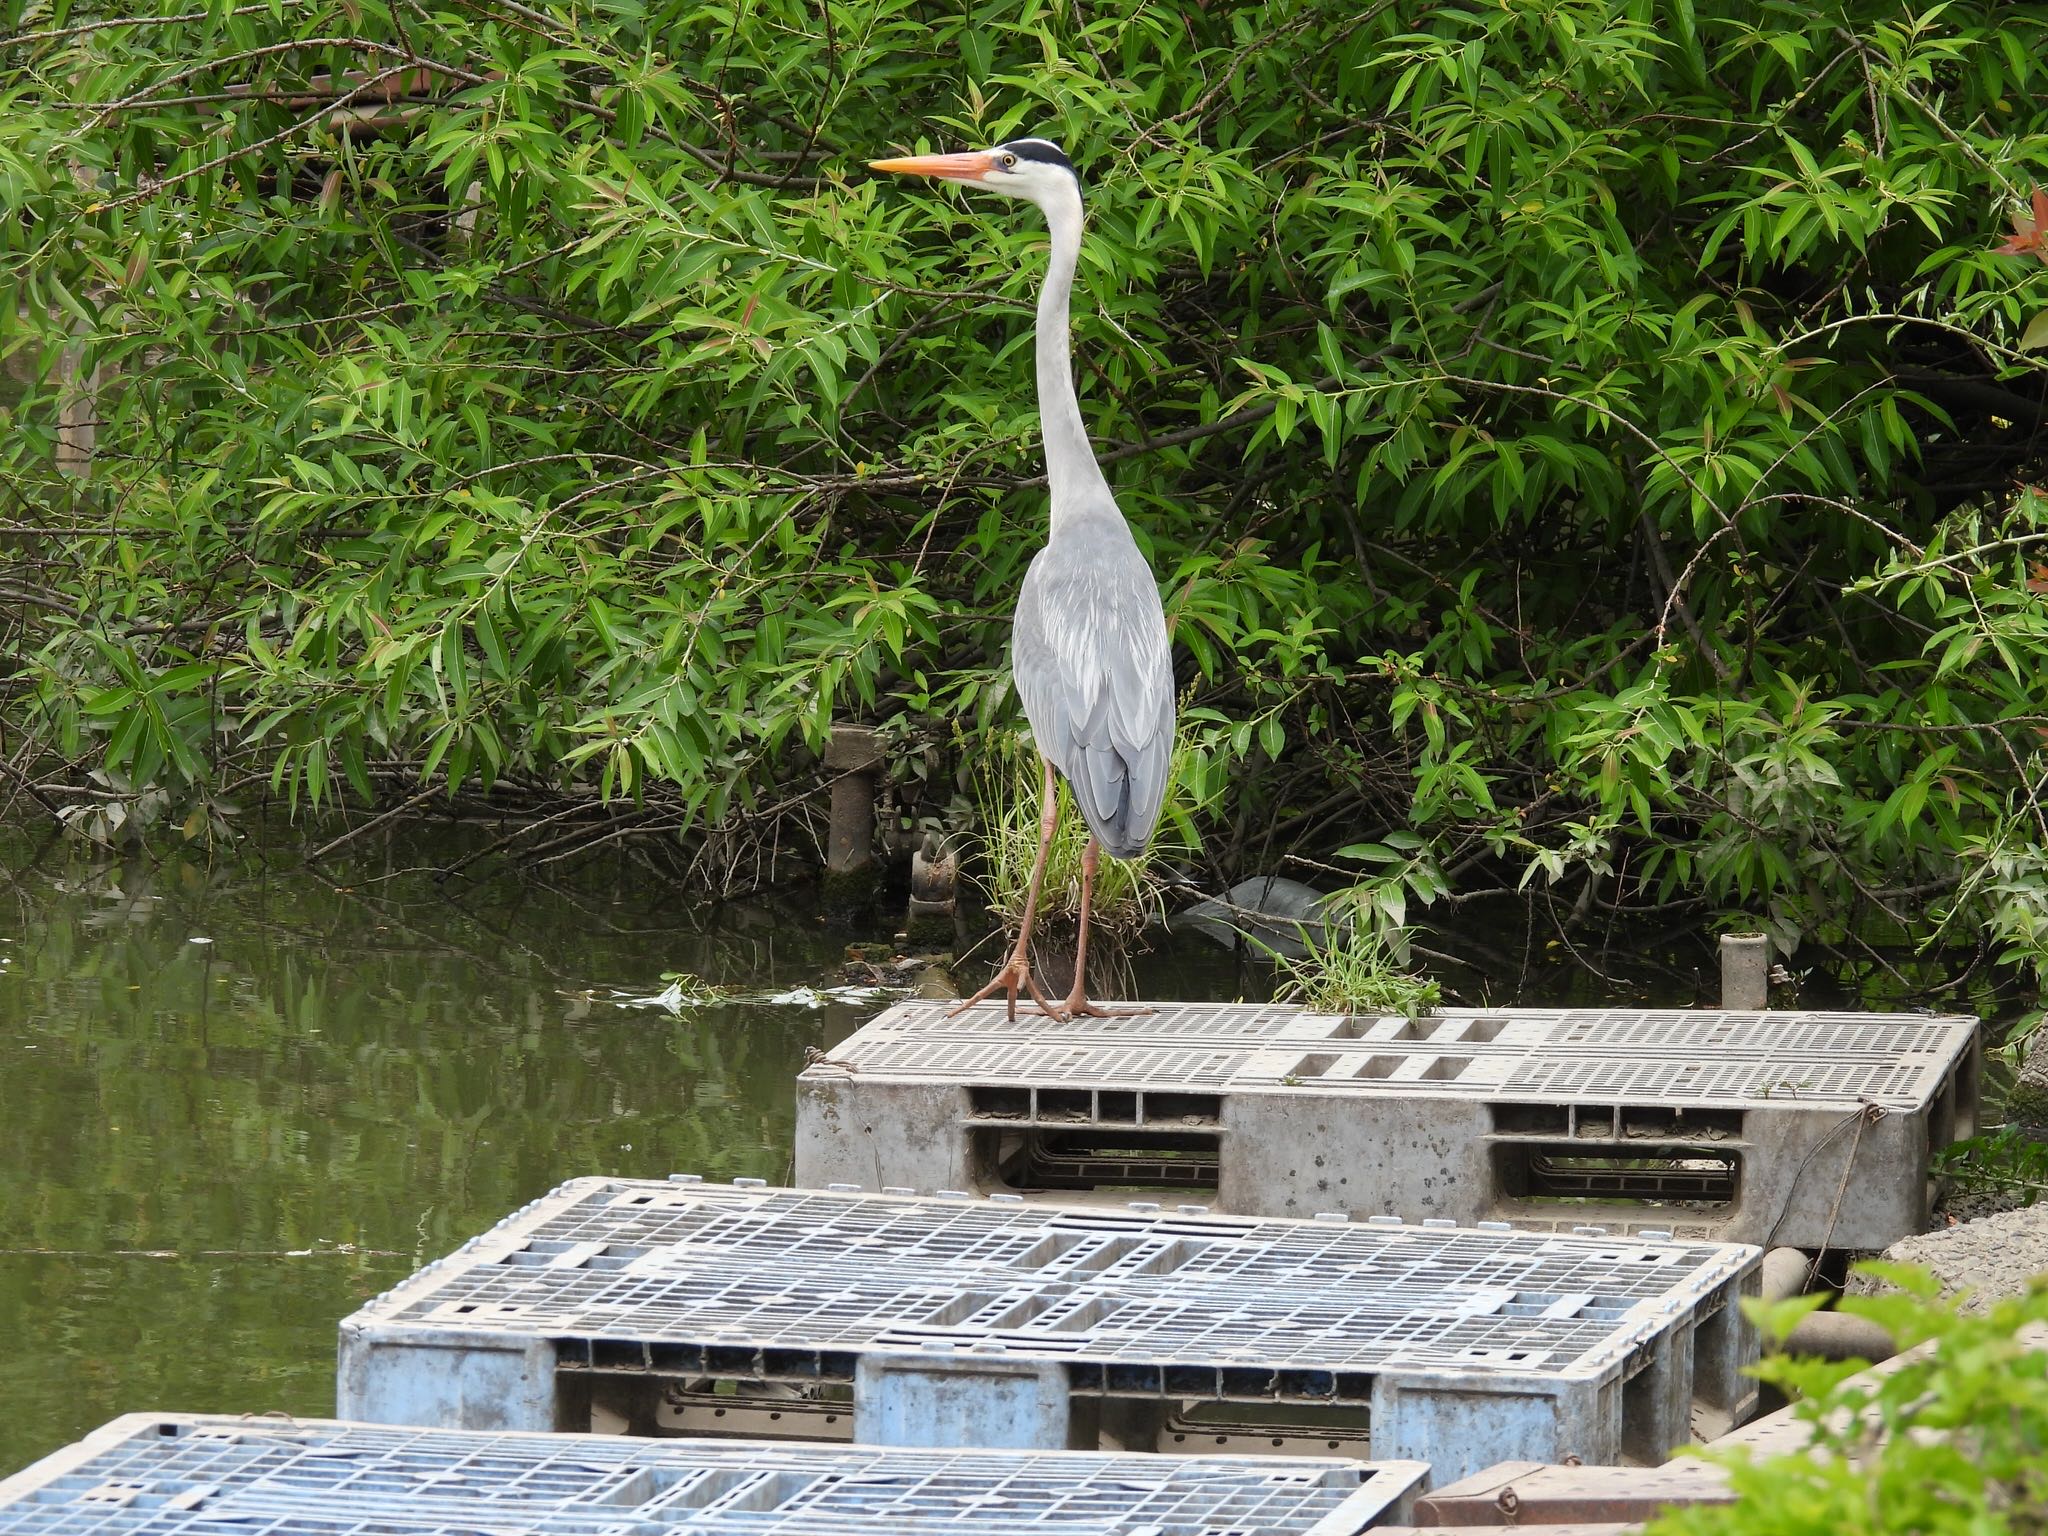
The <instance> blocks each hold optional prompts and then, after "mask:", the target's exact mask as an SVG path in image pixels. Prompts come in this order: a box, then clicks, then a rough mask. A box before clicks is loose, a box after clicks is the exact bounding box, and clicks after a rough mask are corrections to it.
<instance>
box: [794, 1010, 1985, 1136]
mask: <svg viewBox="0 0 2048 1536" xmlns="http://www.w3.org/2000/svg"><path fill="white" fill-rule="evenodd" d="M951 1007H952V1005H951V1004H947V1003H934V1002H925V1001H910V1002H902V1003H898V1004H896V1005H895V1006H894V1007H892V1008H890V1009H888V1010H887V1011H885V1012H884V1013H882V1014H881V1015H879V1016H878V1017H877V1018H875V1019H874V1020H873V1021H872V1022H871V1023H869V1024H868V1025H866V1026H865V1027H864V1028H862V1029H861V1030H859V1031H858V1032H857V1033H855V1034H854V1035H852V1036H850V1037H849V1038H847V1039H846V1040H844V1041H842V1042H841V1043H840V1044H838V1045H836V1046H834V1047H833V1048H832V1049H831V1050H830V1051H829V1052H827V1053H826V1054H827V1055H828V1056H829V1057H830V1058H831V1062H832V1063H834V1064H833V1065H821V1066H816V1067H812V1068H811V1069H809V1070H808V1071H807V1072H806V1073H805V1074H804V1075H805V1076H806V1077H810V1078H813V1079H824V1078H830V1077H832V1076H833V1075H834V1074H835V1073H842V1072H843V1071H844V1070H845V1068H847V1067H850V1068H851V1069H852V1070H853V1072H854V1073H855V1074H873V1075H875V1076H880V1077H891V1078H898V1077H900V1078H929V1079H934V1080H940V1081H963V1080H964V1081H973V1082H990V1083H1002V1082H1012V1083H1038V1082H1045V1083H1078V1084H1087V1085H1090V1086H1099V1087H1108V1088H1173V1089H1179V1090H1183V1091H1197V1092H1207V1093H1216V1092H1221V1091H1224V1090H1227V1089H1234V1088H1279V1087H1283V1086H1285V1087H1310V1088H1313V1089H1314V1090H1315V1091H1316V1092H1318V1093H1332V1094H1357V1095H1361V1096H1374V1095H1401V1096H1408V1095H1413V1094H1425V1095H1441V1096H1447V1097H1468V1096H1471V1095H1474V1094H1483V1095H1486V1096H1488V1097H1500V1098H1514V1097H1523V1096H1526V1097H1534V1098H1547V1097H1569V1098H1572V1099H1578V1100H1611V1101H1624V1102H1627V1103H1631V1104H1634V1103H1659V1102H1669V1103H1683V1104H1699V1105H1710V1104H1729V1105H1735V1104H1748V1103H1755V1102H1762V1101H1768V1100H1770V1099H1773V1098H1776V1099H1779V1100H1781V1101H1795V1102H1799V1103H1804V1104H1823V1105H1836V1106H1841V1107H1848V1108H1853V1107H1856V1106H1858V1105H1862V1104H1865V1103H1875V1104H1880V1105H1884V1106H1886V1107H1889V1108H1895V1109H1910V1108H1912V1107H1914V1106H1915V1105H1917V1104H1920V1103H1923V1102H1925V1100H1926V1099H1927V1097H1928V1095H1929V1094H1930V1093H1932V1092H1934V1091H1935V1090H1936V1089H1937V1088H1938V1087H1939V1086H1940V1083H1941V1080H1942V1077H1943V1075H1944V1073H1945V1072H1946V1071H1947V1069H1948V1068H1949V1066H1950V1065H1951V1064H1952V1063H1953V1062H1954V1060H1955V1059H1956V1057H1957V1055H1958V1053H1959V1052H1961V1051H1963V1050H1965V1049H1966V1048H1967V1047H1968V1046H1969V1045H1970V1043H1971V1041H1972V1040H1973V1039H1974V1037H1975V1033H1976V1029H1977V1021H1976V1020H1975V1019H1970V1018H1963V1017H1943V1016H1935V1015H1925V1014H1882V1013H1819V1012H1794V1011H1778V1012H1769V1013H1735V1012H1723V1011H1719V1010H1713V1009H1675V1008H1674V1009H1639V1008H1566V1009H1543V1008H1502V1009H1457V1008H1453V1009H1445V1010H1442V1011H1441V1012H1439V1013H1435V1014H1431V1015H1428V1016H1425V1017H1423V1018H1419V1019H1407V1018H1401V1017H1372V1016H1364V1015H1355V1016H1354V1015H1344V1014H1325V1013H1315V1012H1311V1011H1309V1010H1307V1009H1304V1008H1299V1007H1295V1006H1292V1005H1289V1004H1284V1003H1162V1004H1159V1005H1158V1006H1157V1008H1156V1010H1155V1011H1154V1012H1152V1013H1149V1014H1141V1015H1138V1016H1135V1017H1127V1018H1106V1019H1102V1018H1085V1017H1084V1018H1080V1019H1074V1020H1050V1019H1044V1018H1037V1017H1032V1018H1022V1019H1020V1020H1019V1021H1018V1022H1017V1023H1016V1024H1011V1023H1009V1022H1008V1020H1007V1019H1006V1018H1005V1015H1004V1011H1003V1008H1002V1005H1001V1004H999V1003H985V1004H982V1005H980V1006H978V1007H976V1008H974V1009H971V1010H969V1011H968V1012H967V1013H965V1014H962V1015H960V1016H959V1017H957V1018H955V1017H952V1016H951V1015H950V1012H949V1010H950V1008H951ZM1190 1042H1193V1043H1190ZM838 1064H843V1065H838Z"/></svg>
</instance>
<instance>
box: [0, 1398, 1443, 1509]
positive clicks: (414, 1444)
mask: <svg viewBox="0 0 2048 1536" xmlns="http://www.w3.org/2000/svg"><path fill="white" fill-rule="evenodd" d="M1426 1470H1427V1469H1426V1468H1424V1467H1421V1466H1418V1465H1416V1464H1414V1463H1412V1462H1381V1463H1366V1462H1340V1461H1331V1460H1306V1459H1299V1460H1296V1459H1289V1460H1273V1459H1266V1460H1259V1461H1254V1460H1250V1459H1247V1458H1242V1457H1240V1458H1226V1457H1214V1456H1211V1457H1172V1458H1166V1457H1140V1456H1101V1455H1096V1454H1094V1453H1092V1452H1067V1453H1046V1452H1029V1451H917V1450H895V1449H890V1450H871V1449H865V1448H860V1447H853V1446H812V1445H790V1444H787V1443H784V1444H764V1443H762V1442H759V1441H737V1440H727V1441H704V1440H663V1441H645V1440H639V1441H629V1440H622V1439H619V1438H617V1437H615V1436H591V1435H576V1436H563V1435H552V1434H476V1433H470V1432H464V1431H459V1430H435V1429H392V1428H387V1427H383V1426H378V1425H370V1424H347V1423H336V1422H334V1421H332V1420H326V1419H301V1420H296V1421H294V1420H278V1419H267V1418H266V1419H246V1418H241V1419H238V1418H225V1417H208V1416H203V1415H197V1414H175V1413H173V1414H130V1415H128V1416H127V1417H126V1418H121V1419H116V1420H115V1421H114V1422H113V1423H111V1424H108V1425H106V1426H105V1427H104V1428H102V1429H100V1430H98V1431H97V1432H95V1433H94V1434H92V1435H89V1436H88V1437H87V1438H86V1439H84V1440H82V1441H80V1442H79V1443H78V1444H76V1445H73V1446H70V1447H67V1448H66V1449H64V1450H62V1451H58V1452H57V1453H55V1454H54V1455H52V1456H49V1457H46V1458H45V1459H44V1460H42V1461H40V1462H38V1463H37V1464H36V1465H34V1466H32V1467H30V1468H28V1469H27V1470H26V1471H24V1472H21V1473H18V1474H17V1475H16V1476H14V1477H12V1478H8V1479H5V1480H0V1530H4V1531H6V1532H8V1533H9V1536H221V1533H224V1532H243V1533H247V1536H345V1533H361V1532H371V1531H374V1532H378V1533H380V1536H479V1533H503V1536H512V1533H518V1536H663V1533H674V1536H898V1533H903V1536H908V1533H913V1532H923V1531H933V1532H936V1531H944V1532H945V1533H947V1536H1034V1533H1035V1536H1245V1533H1247V1532H1271V1533H1273V1536H1357V1533H1359V1532H1361V1531H1364V1530H1366V1529H1367V1528H1368V1527H1370V1526H1372V1525H1374V1524H1377V1523H1378V1522H1379V1521H1381V1520H1382V1519H1400V1518H1405V1517H1406V1515H1407V1513H1408V1510H1409V1508H1410V1506H1411V1501H1412V1496H1413V1494H1414V1492H1415V1490H1416V1488H1417V1486H1418V1485H1419V1484H1420V1483H1421V1482H1422V1480H1423V1477H1424V1474H1425V1472H1426Z"/></svg>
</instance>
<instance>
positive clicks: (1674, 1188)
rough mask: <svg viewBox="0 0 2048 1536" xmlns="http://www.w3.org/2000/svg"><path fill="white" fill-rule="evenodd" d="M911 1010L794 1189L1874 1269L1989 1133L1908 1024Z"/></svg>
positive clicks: (1961, 1032) (802, 1115)
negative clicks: (1756, 1251)
mask: <svg viewBox="0 0 2048 1536" xmlns="http://www.w3.org/2000/svg"><path fill="white" fill-rule="evenodd" d="M949 1006H950V1005H948V1004H945V1003H930V1002H906V1003H901V1004H898V1005H897V1006H895V1007H893V1008H891V1009H889V1010H888V1011H887V1012H886V1013H883V1014H882V1015H881V1016H880V1017H878V1018H877V1019H875V1021H874V1022H873V1023H871V1024H869V1025H868V1026H867V1027H866V1028H864V1029H862V1030H860V1031H859V1032H858V1033H857V1034H855V1035H853V1036H852V1037H851V1038H850V1039H848V1040H845V1041H843V1042H842V1043H840V1044H839V1045H836V1046H834V1047H833V1048H832V1049H831V1051H830V1052H828V1053H827V1054H828V1056H829V1058H830V1059H829V1061H828V1062H824V1063H820V1064H818V1065H816V1066H813V1067H811V1068H809V1069H808V1070H806V1071H805V1072H804V1073H803V1074H802V1076H801V1077H800V1078H799V1079H798V1097H797V1106H798V1108H797V1145H796V1165H795V1171H796V1181H797V1182H798V1183H800V1184H830V1183H855V1184H863V1185H870V1186H878V1187H889V1186H894V1187H902V1188H907V1189H917V1190H939V1189H959V1190H967V1191H970V1192H973V1193H977V1194H988V1193H995V1192H1001V1191H1011V1192H1019V1193H1024V1194H1026V1195H1027V1196H1033V1197H1035V1196H1037V1195H1039V1194H1046V1195H1048V1196H1050V1197H1052V1198H1057V1199H1060V1200H1064V1201H1068V1202H1072V1201H1074V1200H1076V1199H1085V1198H1087V1192H1090V1191H1095V1192H1103V1193H1108V1194H1111V1195H1113V1197H1114V1198H1116V1199H1118V1200H1123V1199H1128V1198H1130V1197H1131V1196H1132V1195H1133V1194H1136V1193H1140V1192H1145V1191H1152V1190H1175V1191H1183V1192H1184V1194H1183V1195H1182V1196H1181V1198H1192V1199H1201V1200H1207V1201H1210V1202H1212V1203H1214V1204H1215V1205H1217V1206H1218V1207H1219V1208H1220V1209H1223V1210H1227V1211H1233V1212H1238V1213H1241V1214H1245V1215H1262V1216H1307V1215H1311V1214H1314V1213H1316V1212H1320V1211H1326V1210H1341V1211H1345V1212H1348V1213H1350V1214H1352V1215H1354V1216H1366V1215H1375V1214H1391V1215H1398V1216H1403V1217H1407V1218H1409V1219H1411V1220H1413V1219H1421V1218H1426V1217H1446V1218H1448V1219H1450V1220H1453V1221H1457V1222H1459V1223H1461V1224H1467V1225H1470V1224H1473V1223H1476V1222H1480V1221H1509V1222H1513V1223H1514V1224H1515V1225H1517V1226H1529V1227H1543V1228H1552V1229H1570V1228H1574V1227H1578V1226H1583V1225H1588V1224H1597V1225H1602V1226H1606V1227H1609V1228H1612V1229H1615V1230H1620V1231H1626V1232H1649V1231H1668V1232H1671V1233H1673V1234H1674V1235H1676V1236H1679V1237H1686V1238H1711V1239H1719V1240H1721V1241H1726V1242H1746V1243H1757V1244H1759V1245H1762V1246H1765V1247H1770V1246H1774V1245H1780V1244H1782V1245H1788V1246H1792V1247H1799V1248H1807V1249H1847V1250H1859V1251H1860V1250H1870V1249H1879V1248H1883V1247H1886V1246H1888V1245H1889V1244H1891V1243H1893V1242H1895V1241H1897V1240H1898V1239H1899V1238H1901V1237H1905V1236H1908V1235H1910V1234H1912V1233H1915V1232H1919V1231H1923V1230H1924V1229H1925V1227H1926V1222H1927V1216H1928V1211H1929V1200H1930V1194H1929V1188H1928V1181H1927V1173H1928V1159H1929V1156H1930V1154H1931V1153H1932V1152H1933V1151H1935V1150H1937V1149H1939V1148H1940V1147H1943V1146H1945V1145H1947V1144H1948V1143H1949V1142H1951V1141H1953V1140H1956V1139H1959V1138H1961V1137H1965V1136H1969V1135H1972V1134H1974V1132H1975V1129H1976V1122H1977V1101H1978V1091H1979V1075H1980V1066H1981V1049H1980V1045H1979V1039H1978V1023H1977V1021H1976V1020H1975V1019H1971V1018H1962V1017H1941V1018H1936V1017H1928V1016H1922V1015H1918V1014H1852V1013H1791V1012H1775V1013H1725V1012H1715V1011H1679V1010H1661V1011H1645V1010H1634V1009H1563V1010H1557V1009H1522V1008H1512V1009H1492V1010H1470V1009H1452V1010H1446V1011H1444V1012H1442V1013H1440V1014H1435V1015H1430V1016H1428V1017H1424V1018H1420V1019H1413V1020H1411V1019H1404V1018H1372V1017H1345V1016H1340V1015H1333V1014H1318V1013H1312V1012H1309V1011H1307V1010H1305V1009H1302V1008H1299V1007H1294V1006H1290V1005H1286V1004H1190V1003H1162V1004H1159V1005H1158V1011H1157V1012H1155V1013H1152V1014H1149V1015H1141V1016H1138V1017H1134V1018H1112V1019H1095V1018H1084V1019H1079V1020H1075V1021H1073V1022H1070V1023H1055V1022H1053V1021H1050V1020H1047V1019H1044V1018H1026V1017H1021V1016H1020V1018H1019V1019H1018V1021H1017V1022H1016V1023H1015V1024H1011V1023H1009V1022H1008V1021H1007V1019H1006V1018H1005V1016H1004V1012H1003V1009H1002V1008H1001V1007H1000V1006H999V1005H996V1004H988V1005H984V1006H982V1007H978V1008H975V1009H973V1010H970V1011H969V1012H968V1013H966V1014H964V1015H962V1016H961V1017H959V1018H957V1019H954V1018H949V1017H948V1016H947V1009H948V1007H949Z"/></svg>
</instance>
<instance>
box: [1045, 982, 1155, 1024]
mask: <svg viewBox="0 0 2048 1536" xmlns="http://www.w3.org/2000/svg"><path fill="white" fill-rule="evenodd" d="M1158 1011H1159V1010H1158V1009H1157V1008H1105V1007H1103V1006H1102V1005H1101V1004H1100V1003H1091V1002H1089V1001H1088V994H1087V993H1086V992H1083V991H1082V990H1081V988H1080V987H1079V986H1078V985H1077V986H1076V987H1075V988H1074V990H1073V991H1071V992H1069V993H1068V994H1067V1000H1066V1001H1065V1002H1064V1003H1062V1004H1060V1017H1061V1018H1064V1019H1136V1018H1141V1017H1143V1016H1144V1015H1145V1014H1148V1013H1157V1012H1158Z"/></svg>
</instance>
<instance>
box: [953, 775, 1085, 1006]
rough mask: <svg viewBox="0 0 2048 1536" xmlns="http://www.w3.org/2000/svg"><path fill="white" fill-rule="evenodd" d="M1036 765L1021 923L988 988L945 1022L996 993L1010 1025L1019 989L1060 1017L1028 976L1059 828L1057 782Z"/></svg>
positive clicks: (1031, 977)
mask: <svg viewBox="0 0 2048 1536" xmlns="http://www.w3.org/2000/svg"><path fill="white" fill-rule="evenodd" d="M1038 761H1039V764H1040V765H1041V766H1042V767H1043V768H1044V769H1045V789H1044V797H1043V806H1042V809H1040V811H1039V813H1038V857H1037V858H1035V859H1033V860H1032V861H1031V884H1030V886H1029V887H1028V888H1027V889H1026V890H1025V892H1024V921H1023V922H1022V923H1020V924H1019V925H1018V927H1017V944H1016V947H1015V948H1013V949H1012V950H1011V951H1010V958H1009V959H1008V960H1006V961H1004V962H1003V968H1002V969H1001V970H999V971H997V972H996V973H995V975H994V976H992V977H990V978H989V983H988V985H987V986H985V987H983V988H982V989H981V990H980V991H979V992H977V993H975V994H974V996H972V997H970V998H968V999H967V1001H966V1002H964V1003H962V1004H961V1005H960V1006H959V1007H957V1008H955V1009H954V1010H953V1011H952V1012H951V1013H949V1014H947V1015H946V1017H947V1018H949V1019H950V1018H954V1017H956V1016H957V1015H959V1014H963V1013H965V1012H966V1011H967V1010H968V1009H970V1008H972V1007H973V1006H974V1005H975V1004H976V1003H978V1002H980V1001H982V1000H983V999H984V998H987V997H990V996H993V995H994V994H995V992H996V991H997V990H998V989H1000V990H1002V991H1004V992H1006V993H1008V994H1009V998H1010V1018H1011V1019H1012V1020H1013V1021H1014V1020H1015V1019H1016V1017H1017V991H1018V989H1019V988H1020V987H1021V988H1022V989H1024V990H1025V991H1027V992H1029V993H1030V994H1031V1000H1032V1001H1033V1002H1035V1003H1036V1004H1038V1011H1039V1012H1040V1013H1043V1014H1045V1015H1046V1016H1047V1017H1048V1018H1055V1019H1056V1018H1058V1017H1059V1016H1060V1014H1059V1010H1058V1009H1056V1008H1054V1007H1053V1005H1052V1004H1051V1003H1048V1002H1047V1001H1046V1000H1045V994H1044V993H1043V992H1040V991H1039V990H1038V982H1037V980H1036V979H1035V978H1034V977H1033V976H1032V974H1031V924H1032V921H1033V920H1034V919H1035V918H1036V917H1037V916H1038V888H1039V886H1040V885H1041V884H1043V883H1044V881H1045V860H1046V856H1047V855H1048V854H1050V853H1051V852H1052V835H1053V833H1055V832H1056V831H1058V830H1059V825H1060V786H1059V781H1058V780H1057V779H1055V778H1054V777H1053V774H1052V762H1051V760H1050V759H1047V758H1043V757H1041V758H1040V759H1039V760H1038ZM1084 910H1085V907H1084Z"/></svg>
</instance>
